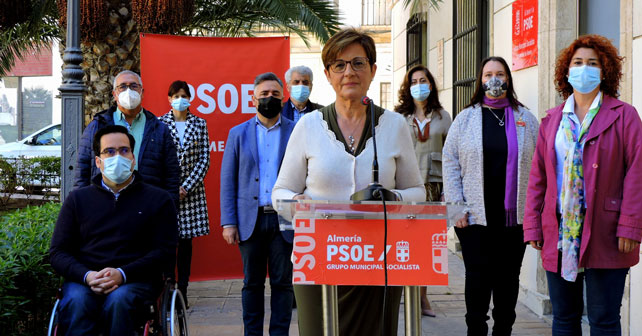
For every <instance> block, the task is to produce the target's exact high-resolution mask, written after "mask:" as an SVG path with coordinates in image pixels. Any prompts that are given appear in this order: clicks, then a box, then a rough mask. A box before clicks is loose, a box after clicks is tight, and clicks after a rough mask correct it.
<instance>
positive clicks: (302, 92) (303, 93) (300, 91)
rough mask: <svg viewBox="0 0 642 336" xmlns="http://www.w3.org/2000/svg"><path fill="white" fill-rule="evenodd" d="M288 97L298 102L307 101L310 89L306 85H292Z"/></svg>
mask: <svg viewBox="0 0 642 336" xmlns="http://www.w3.org/2000/svg"><path fill="white" fill-rule="evenodd" d="M290 97H292V99H294V100H296V101H298V102H301V103H303V102H306V101H308V97H310V88H309V87H308V86H307V85H293V86H292V90H290Z"/></svg>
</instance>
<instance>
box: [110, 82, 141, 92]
mask: <svg viewBox="0 0 642 336" xmlns="http://www.w3.org/2000/svg"><path fill="white" fill-rule="evenodd" d="M142 87H143V86H142V85H140V84H138V83H129V84H127V83H123V84H120V85H118V86H117V87H116V90H118V92H122V91H125V90H127V88H130V89H131V90H134V91H136V90H138V89H141V88H142Z"/></svg>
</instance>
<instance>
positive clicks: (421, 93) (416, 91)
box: [410, 83, 430, 101]
mask: <svg viewBox="0 0 642 336" xmlns="http://www.w3.org/2000/svg"><path fill="white" fill-rule="evenodd" d="M410 95H411V96H412V98H413V99H414V100H417V101H424V100H426V99H427V98H428V95H430V87H429V86H428V84H426V83H422V84H415V85H413V86H411V87H410Z"/></svg>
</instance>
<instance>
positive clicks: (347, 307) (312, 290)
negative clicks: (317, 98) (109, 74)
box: [272, 28, 426, 336]
mask: <svg viewBox="0 0 642 336" xmlns="http://www.w3.org/2000/svg"><path fill="white" fill-rule="evenodd" d="M321 57H322V60H323V64H324V65H325V75H326V78H327V79H328V81H329V82H330V84H331V85H332V88H333V89H334V91H335V92H336V101H335V102H334V103H333V104H330V105H329V106H326V107H324V108H322V109H320V110H316V111H314V112H311V113H308V114H306V115H305V116H303V117H302V118H301V120H300V121H299V122H298V123H297V125H296V127H295V128H294V131H293V132H292V135H291V136H290V141H289V142H288V146H287V149H286V152H285V157H284V158H283V164H282V166H281V170H280V172H279V177H278V179H277V181H276V184H275V185H274V190H273V191H272V203H273V204H276V200H277V199H315V200H335V201H347V200H349V199H350V195H352V194H353V193H355V192H356V191H359V190H361V189H363V188H365V187H367V186H368V184H370V183H371V182H372V160H373V157H374V151H373V145H372V140H371V137H372V132H371V127H372V123H374V125H375V130H376V132H375V133H376V140H377V147H378V148H377V151H378V153H377V154H378V161H379V172H380V174H379V176H380V178H379V183H381V184H382V185H383V187H384V188H386V189H389V190H391V191H392V192H393V193H395V194H396V196H397V198H398V199H400V200H403V201H424V200H425V199H426V191H425V188H424V185H423V179H422V178H421V176H420V174H419V169H418V165H417V159H416V157H415V153H414V150H413V146H412V140H411V138H410V131H409V129H408V126H407V124H406V120H405V119H404V117H403V116H401V115H400V114H398V113H395V112H391V111H387V110H384V109H382V108H381V107H378V106H374V109H375V113H374V114H375V117H374V119H373V120H371V117H370V113H369V111H368V106H366V105H364V104H363V103H362V100H363V97H364V96H366V95H367V93H368V88H369V87H370V83H371V82H372V79H373V77H374V75H375V73H376V71H377V65H376V64H375V62H376V58H377V55H376V51H375V43H374V40H373V39H372V37H370V36H369V35H367V34H365V33H363V32H360V31H358V30H356V29H353V28H349V29H344V30H342V31H340V32H338V33H336V34H335V35H334V36H332V37H331V38H330V40H328V42H327V43H326V44H325V46H324V47H323V51H322V53H321ZM401 290H402V288H401V287H390V288H388V291H387V304H386V307H387V309H386V311H385V312H382V307H383V299H384V288H383V287H376V286H339V287H338V290H337V291H338V296H339V297H338V299H339V300H338V301H339V333H340V334H341V335H342V336H345V335H381V334H382V330H381V323H379V321H382V320H383V319H385V326H386V330H385V331H384V334H385V335H396V334H397V320H398V315H399V303H400V299H401ZM294 292H295V297H296V300H297V307H298V316H299V333H300V335H302V336H309V335H323V325H322V322H323V321H322V305H321V286H318V285H295V286H294Z"/></svg>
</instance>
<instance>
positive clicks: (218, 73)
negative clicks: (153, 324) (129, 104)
mask: <svg viewBox="0 0 642 336" xmlns="http://www.w3.org/2000/svg"><path fill="white" fill-rule="evenodd" d="M140 46H141V76H142V78H143V87H144V90H145V91H144V96H143V97H144V99H143V106H144V107H145V108H146V109H148V110H150V111H151V112H152V113H154V114H155V115H157V116H161V115H163V114H165V113H167V112H169V110H170V108H171V107H170V105H169V102H168V101H167V90H168V88H169V85H170V84H171V83H172V82H173V81H175V80H178V79H180V80H184V81H186V82H187V83H188V84H189V87H190V94H191V96H192V99H191V101H190V103H191V106H190V111H191V112H192V113H194V114H195V115H196V116H198V117H201V118H203V119H205V120H206V121H207V127H208V129H209V137H210V139H209V144H210V146H209V148H210V155H211V156H210V169H209V172H208V173H207V176H206V177H205V192H206V194H207V205H208V211H209V218H210V229H211V231H210V234H209V235H208V236H204V237H199V238H196V239H194V240H193V244H194V251H193V258H192V275H191V277H190V280H192V281H198V280H210V279H226V278H228V279H229V278H242V277H243V268H242V264H241V257H240V253H239V250H238V246H237V245H227V243H225V241H223V238H222V236H221V227H220V218H221V216H220V209H219V204H220V200H219V199H220V196H219V190H220V188H219V187H220V168H221V160H222V158H223V151H224V150H225V141H226V140H227V134H228V132H229V130H230V128H232V127H233V126H235V125H237V124H239V123H241V122H243V121H246V120H248V119H250V118H252V117H254V115H255V113H256V109H255V107H254V106H253V105H252V94H253V88H254V84H253V83H254V77H256V75H258V74H260V73H263V72H268V71H271V72H274V73H275V74H277V76H279V78H281V79H282V80H283V75H284V74H285V72H286V71H287V69H288V68H289V67H290V41H289V39H288V38H287V37H264V38H210V37H188V36H170V35H156V34H141V36H140Z"/></svg>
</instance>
